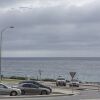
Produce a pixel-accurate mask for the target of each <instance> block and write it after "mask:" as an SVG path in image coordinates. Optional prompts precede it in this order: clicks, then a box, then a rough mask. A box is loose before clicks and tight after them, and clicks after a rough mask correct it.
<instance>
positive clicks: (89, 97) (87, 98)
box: [0, 90, 100, 100]
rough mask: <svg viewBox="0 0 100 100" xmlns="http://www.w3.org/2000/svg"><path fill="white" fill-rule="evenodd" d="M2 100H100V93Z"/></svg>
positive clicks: (92, 91)
mask: <svg viewBox="0 0 100 100" xmlns="http://www.w3.org/2000/svg"><path fill="white" fill-rule="evenodd" d="M0 100H100V92H98V91H97V90H89V91H81V92H80V94H78V95H72V96H54V97H53V96H51V97H50V96H44V97H42V96H41V97H34V96H29V97H23V98H19V97H18V98H17V97H10V98H1V99H0Z"/></svg>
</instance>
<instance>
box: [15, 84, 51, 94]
mask: <svg viewBox="0 0 100 100" xmlns="http://www.w3.org/2000/svg"><path fill="white" fill-rule="evenodd" d="M17 88H18V89H20V90H21V92H22V95H46V94H50V90H49V89H47V88H43V87H39V86H37V85H35V84H33V83H21V84H19V85H18V87H17Z"/></svg>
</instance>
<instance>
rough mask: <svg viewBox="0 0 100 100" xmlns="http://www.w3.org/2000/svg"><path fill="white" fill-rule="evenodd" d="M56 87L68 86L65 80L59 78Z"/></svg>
mask: <svg viewBox="0 0 100 100" xmlns="http://www.w3.org/2000/svg"><path fill="white" fill-rule="evenodd" d="M56 86H66V80H65V78H62V77H59V78H57V80H56Z"/></svg>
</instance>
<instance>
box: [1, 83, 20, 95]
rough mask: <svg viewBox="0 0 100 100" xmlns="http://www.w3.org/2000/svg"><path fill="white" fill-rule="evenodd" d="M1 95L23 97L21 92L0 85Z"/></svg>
mask: <svg viewBox="0 0 100 100" xmlns="http://www.w3.org/2000/svg"><path fill="white" fill-rule="evenodd" d="M0 95H10V96H17V95H21V90H20V89H17V88H12V87H9V86H7V85H5V84H3V83H0Z"/></svg>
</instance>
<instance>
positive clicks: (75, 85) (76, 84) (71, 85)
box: [69, 80, 79, 87]
mask: <svg viewBox="0 0 100 100" xmlns="http://www.w3.org/2000/svg"><path fill="white" fill-rule="evenodd" d="M69 86H70V87H79V81H77V80H73V81H70V83H69Z"/></svg>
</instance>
